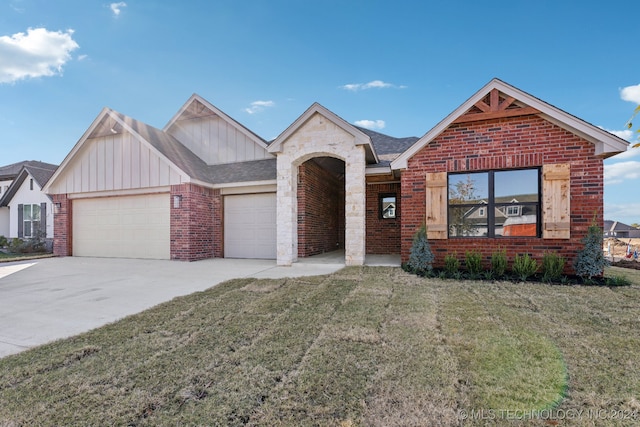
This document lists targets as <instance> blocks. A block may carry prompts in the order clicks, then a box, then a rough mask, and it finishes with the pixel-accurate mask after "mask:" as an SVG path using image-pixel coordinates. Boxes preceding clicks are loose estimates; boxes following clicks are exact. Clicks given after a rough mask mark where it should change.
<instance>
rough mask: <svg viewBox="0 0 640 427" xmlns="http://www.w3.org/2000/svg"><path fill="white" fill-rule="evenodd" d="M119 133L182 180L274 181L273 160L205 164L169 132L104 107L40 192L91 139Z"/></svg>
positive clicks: (208, 182) (48, 186)
mask: <svg viewBox="0 0 640 427" xmlns="http://www.w3.org/2000/svg"><path fill="white" fill-rule="evenodd" d="M122 132H128V133H130V134H131V135H133V136H134V137H135V138H136V139H137V140H138V141H140V143H141V144H145V145H146V146H147V147H148V148H149V149H151V150H152V151H153V152H154V153H155V154H157V155H158V156H159V157H160V158H161V159H163V160H164V161H165V162H167V163H168V164H169V165H170V166H171V167H172V168H174V169H175V170H176V171H177V172H178V173H179V174H180V175H182V176H183V177H184V178H185V181H192V180H193V181H198V182H200V183H203V184H209V185H213V184H219V183H229V182H249V181H263V180H275V178H276V166H275V164H276V163H275V162H276V159H267V160H258V161H249V162H238V163H233V164H229V165H207V164H206V163H205V161H204V160H202V159H201V158H200V157H198V156H197V155H196V154H195V153H193V152H192V151H191V150H189V149H188V148H187V147H186V146H185V145H183V144H182V143H181V142H180V141H178V140H177V139H176V138H174V137H173V136H171V135H170V134H169V133H167V132H164V131H162V130H160V129H157V128H155V127H153V126H151V125H148V124H146V123H144V122H141V121H139V120H136V119H134V118H132V117H129V116H127V115H125V114H122V113H120V112H117V111H114V110H111V109H110V108H106V107H105V108H104V109H103V110H102V111H101V112H100V114H99V115H98V117H97V118H96V119H95V120H94V121H93V123H92V124H91V126H90V127H89V129H87V131H86V132H85V133H84V135H83V136H82V138H80V140H79V141H78V142H77V143H76V145H75V146H74V147H73V149H72V150H71V151H70V152H69V154H68V155H67V157H66V158H65V159H64V160H63V162H62V164H61V165H60V167H59V168H58V170H57V171H56V172H55V173H54V174H53V176H52V177H51V179H49V181H48V182H47V184H46V186H45V188H43V191H44V192H49V190H50V187H51V185H52V184H53V183H54V182H55V181H56V180H57V179H58V177H59V176H60V175H61V174H62V173H63V171H64V170H65V168H66V167H68V165H69V164H70V163H71V162H72V160H73V158H74V157H75V156H76V155H77V154H78V153H79V152H80V150H81V148H82V147H83V145H84V144H85V143H87V141H89V140H90V139H91V138H94V137H98V136H103V135H108V134H117V133H122Z"/></svg>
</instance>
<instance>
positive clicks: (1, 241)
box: [0, 236, 9, 248]
mask: <svg viewBox="0 0 640 427" xmlns="http://www.w3.org/2000/svg"><path fill="white" fill-rule="evenodd" d="M8 244H9V241H8V240H7V238H6V237H4V236H0V248H4V247H6V246H7V245H8Z"/></svg>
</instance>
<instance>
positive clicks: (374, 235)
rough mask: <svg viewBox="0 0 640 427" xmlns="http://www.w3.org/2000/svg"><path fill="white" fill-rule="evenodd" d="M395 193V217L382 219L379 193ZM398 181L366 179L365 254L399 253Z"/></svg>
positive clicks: (399, 209) (400, 211)
mask: <svg viewBox="0 0 640 427" xmlns="http://www.w3.org/2000/svg"><path fill="white" fill-rule="evenodd" d="M381 194H395V195H396V218H394V219H391V218H387V219H383V218H382V217H381V215H380V195H381ZM400 199H401V197H400V182H382V183H376V182H375V181H373V180H371V179H368V180H367V243H366V244H367V254H376V255H387V254H399V253H400V249H401V248H400V225H401V219H400V218H401V215H402V210H401V207H400Z"/></svg>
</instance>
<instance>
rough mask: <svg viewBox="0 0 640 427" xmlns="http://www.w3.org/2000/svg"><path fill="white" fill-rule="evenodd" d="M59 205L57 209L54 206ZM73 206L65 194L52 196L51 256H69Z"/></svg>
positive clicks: (70, 252)
mask: <svg viewBox="0 0 640 427" xmlns="http://www.w3.org/2000/svg"><path fill="white" fill-rule="evenodd" d="M58 204H60V207H59V208H56V205H58ZM72 208H73V204H72V202H71V200H70V199H69V197H68V196H67V195H66V194H54V195H53V254H54V255H57V256H71V255H72V254H73V250H72V244H71V243H72V241H73V239H72V237H73V236H72V229H73V228H72V224H73V222H72V216H73V215H72V213H73V209H72Z"/></svg>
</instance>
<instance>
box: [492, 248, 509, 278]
mask: <svg viewBox="0 0 640 427" xmlns="http://www.w3.org/2000/svg"><path fill="white" fill-rule="evenodd" d="M506 271H507V251H506V250H504V249H501V250H500V251H498V252H494V253H493V254H492V255H491V272H492V273H493V277H494V278H496V279H500V278H502V277H504V273H506Z"/></svg>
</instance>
